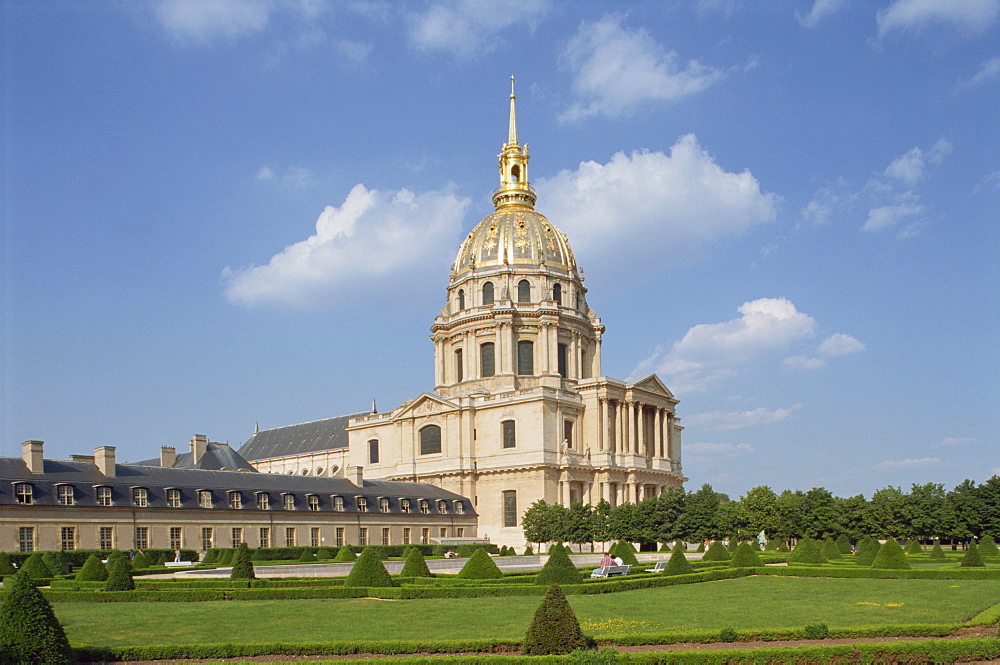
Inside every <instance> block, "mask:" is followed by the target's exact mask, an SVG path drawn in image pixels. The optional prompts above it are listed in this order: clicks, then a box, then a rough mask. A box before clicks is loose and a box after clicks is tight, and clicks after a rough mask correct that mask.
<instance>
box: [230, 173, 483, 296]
mask: <svg viewBox="0 0 1000 665" xmlns="http://www.w3.org/2000/svg"><path fill="white" fill-rule="evenodd" d="M468 205H469V201H468V199H465V198H459V197H457V196H456V195H455V194H454V193H452V192H451V191H448V190H445V191H433V192H427V193H424V194H420V195H417V194H414V193H412V192H410V191H408V190H405V189H402V190H399V191H397V192H380V191H378V190H374V189H367V188H366V187H365V186H364V185H356V186H355V187H354V189H352V190H351V192H350V193H349V194H348V195H347V198H346V199H345V200H344V202H343V204H341V206H340V207H339V208H336V207H333V206H327V207H326V208H325V209H324V210H323V212H322V214H320V216H319V218H318V219H317V220H316V232H315V233H314V234H313V235H311V236H310V237H309V238H307V239H306V240H303V241H301V242H297V243H295V244H293V245H289V246H288V247H286V248H285V249H284V250H282V251H281V252H279V253H278V254H276V255H274V256H273V257H271V259H270V261H269V262H268V263H267V264H265V265H260V266H250V267H246V268H240V269H238V270H233V269H231V268H229V267H226V269H225V270H224V271H223V274H222V278H223V281H224V283H225V295H226V298H227V299H228V300H229V301H230V302H232V303H235V304H240V305H247V306H255V305H278V306H291V307H313V306H316V305H318V304H320V301H321V300H323V299H332V298H335V297H336V296H338V295H342V294H344V293H347V292H357V291H359V290H363V289H366V288H369V287H370V286H371V283H372V281H373V280H377V279H380V278H396V280H397V283H399V280H400V278H402V277H403V275H405V274H410V275H411V276H412V272H413V271H414V270H419V269H421V268H423V267H425V266H427V265H433V266H435V267H438V266H446V265H448V261H449V259H450V258H451V252H452V250H453V248H454V247H456V246H457V243H458V240H459V235H460V232H461V221H462V217H463V215H464V214H465V210H466V208H467V207H468ZM407 280H409V277H408V278H407ZM407 280H403V281H407Z"/></svg>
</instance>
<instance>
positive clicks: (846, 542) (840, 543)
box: [837, 534, 854, 554]
mask: <svg viewBox="0 0 1000 665" xmlns="http://www.w3.org/2000/svg"><path fill="white" fill-rule="evenodd" d="M837 549H838V550H840V553H841V554H850V553H851V552H853V551H854V548H853V547H852V546H851V539H850V538H848V537H847V536H845V535H844V534H840V535H839V536H837Z"/></svg>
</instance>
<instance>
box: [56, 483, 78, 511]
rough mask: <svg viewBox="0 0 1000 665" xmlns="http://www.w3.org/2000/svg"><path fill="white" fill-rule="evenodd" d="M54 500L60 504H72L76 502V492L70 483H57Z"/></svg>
mask: <svg viewBox="0 0 1000 665" xmlns="http://www.w3.org/2000/svg"><path fill="white" fill-rule="evenodd" d="M56 500H57V501H58V502H59V505H60V506H72V505H74V504H75V503H76V492H75V491H74V488H73V486H72V485H57V486H56Z"/></svg>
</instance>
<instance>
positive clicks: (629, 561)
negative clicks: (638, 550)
mask: <svg viewBox="0 0 1000 665" xmlns="http://www.w3.org/2000/svg"><path fill="white" fill-rule="evenodd" d="M609 554H611V556H617V557H619V558H621V560H622V563H623V564H625V565H626V566H638V565H639V559H638V558H637V557H636V556H635V547H633V546H632V543H630V542H629V541H627V540H619V541H618V542H617V543H615V544H614V545H612V546H611V550H610V551H609Z"/></svg>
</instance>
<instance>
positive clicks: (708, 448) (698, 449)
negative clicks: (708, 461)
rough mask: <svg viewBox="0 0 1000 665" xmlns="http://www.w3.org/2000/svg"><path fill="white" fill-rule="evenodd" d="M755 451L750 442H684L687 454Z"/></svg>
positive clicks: (733, 453) (733, 454)
mask: <svg viewBox="0 0 1000 665" xmlns="http://www.w3.org/2000/svg"><path fill="white" fill-rule="evenodd" d="M752 452H753V446H751V445H750V444H748V443H737V444H732V443H713V442H704V443H686V444H684V454H685V455H696V456H701V455H726V456H730V457H731V456H735V455H745V454H747V453H752Z"/></svg>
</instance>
